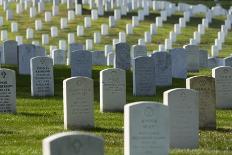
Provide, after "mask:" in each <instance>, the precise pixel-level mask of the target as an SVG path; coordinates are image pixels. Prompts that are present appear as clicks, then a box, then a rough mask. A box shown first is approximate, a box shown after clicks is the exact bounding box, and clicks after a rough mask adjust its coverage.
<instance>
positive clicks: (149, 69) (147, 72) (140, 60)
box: [133, 56, 156, 96]
mask: <svg viewBox="0 0 232 155" xmlns="http://www.w3.org/2000/svg"><path fill="white" fill-rule="evenodd" d="M154 65H155V63H154V59H153V58H151V57H147V56H146V57H137V58H135V59H134V60H133V95H135V96H152V95H154V94H155V91H156V89H155V80H154V76H155V68H154Z"/></svg>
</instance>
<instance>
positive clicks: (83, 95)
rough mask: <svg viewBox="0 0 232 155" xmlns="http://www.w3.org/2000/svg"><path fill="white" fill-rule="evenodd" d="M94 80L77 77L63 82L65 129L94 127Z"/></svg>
mask: <svg viewBox="0 0 232 155" xmlns="http://www.w3.org/2000/svg"><path fill="white" fill-rule="evenodd" d="M93 93H94V92H93V80H92V79H90V78H88V77H83V76H77V77H72V78H68V79H65V80H64V81H63V103H64V128H65V129H79V128H92V127H94V111H93V110H94V109H93V97H94V96H93Z"/></svg>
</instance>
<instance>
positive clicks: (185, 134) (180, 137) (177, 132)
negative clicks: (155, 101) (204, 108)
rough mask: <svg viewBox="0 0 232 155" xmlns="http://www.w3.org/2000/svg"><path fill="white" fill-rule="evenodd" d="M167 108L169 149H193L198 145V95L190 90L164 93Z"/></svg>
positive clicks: (177, 89)
mask: <svg viewBox="0 0 232 155" xmlns="http://www.w3.org/2000/svg"><path fill="white" fill-rule="evenodd" d="M163 102H164V105H167V106H168V108H169V118H170V147H172V148H180V149H194V148H198V145H199V135H198V134H199V95H198V92H197V91H195V90H191V89H185V88H176V89H171V90H168V91H165V92H164V95H163Z"/></svg>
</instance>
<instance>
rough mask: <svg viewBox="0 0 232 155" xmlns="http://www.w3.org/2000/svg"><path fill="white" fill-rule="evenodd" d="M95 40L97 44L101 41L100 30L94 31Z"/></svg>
mask: <svg viewBox="0 0 232 155" xmlns="http://www.w3.org/2000/svg"><path fill="white" fill-rule="evenodd" d="M93 40H94V43H95V44H100V43H101V33H100V32H94V33H93Z"/></svg>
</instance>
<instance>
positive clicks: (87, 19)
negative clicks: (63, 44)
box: [84, 17, 91, 28]
mask: <svg viewBox="0 0 232 155" xmlns="http://www.w3.org/2000/svg"><path fill="white" fill-rule="evenodd" d="M84 25H85V28H90V27H91V18H90V17H85V18H84Z"/></svg>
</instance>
